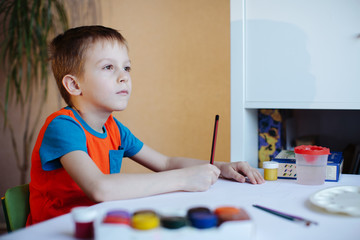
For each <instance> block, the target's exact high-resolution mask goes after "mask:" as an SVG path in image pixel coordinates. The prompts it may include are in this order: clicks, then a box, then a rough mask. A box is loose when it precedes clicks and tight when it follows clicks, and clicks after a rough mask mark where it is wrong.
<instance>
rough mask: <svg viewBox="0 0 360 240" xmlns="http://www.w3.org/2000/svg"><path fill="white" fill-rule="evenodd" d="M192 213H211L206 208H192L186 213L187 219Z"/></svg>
mask: <svg viewBox="0 0 360 240" xmlns="http://www.w3.org/2000/svg"><path fill="white" fill-rule="evenodd" d="M193 213H211V211H210V209H209V208H207V207H194V208H190V209H189V210H188V211H187V217H188V218H190V217H191V215H192V214H193Z"/></svg>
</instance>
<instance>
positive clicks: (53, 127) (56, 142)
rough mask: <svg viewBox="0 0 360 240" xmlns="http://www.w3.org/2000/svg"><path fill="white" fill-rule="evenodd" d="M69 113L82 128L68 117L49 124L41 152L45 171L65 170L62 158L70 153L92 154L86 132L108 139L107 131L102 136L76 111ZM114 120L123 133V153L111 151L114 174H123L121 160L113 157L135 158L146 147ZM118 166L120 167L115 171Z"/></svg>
mask: <svg viewBox="0 0 360 240" xmlns="http://www.w3.org/2000/svg"><path fill="white" fill-rule="evenodd" d="M65 109H68V110H71V111H72V112H73V114H74V116H75V117H76V119H77V120H78V121H79V122H80V124H81V125H80V124H79V123H78V122H77V121H76V120H75V119H74V118H73V117H71V116H68V115H59V116H57V117H56V118H54V119H53V120H52V121H51V122H50V123H49V125H48V127H47V129H46V131H45V134H44V137H43V140H42V143H41V147H40V150H39V154H40V158H41V164H42V168H43V170H45V171H51V170H54V169H58V168H61V167H62V165H61V163H60V158H61V157H62V156H64V155H65V154H67V153H70V152H72V151H77V150H81V151H84V152H86V153H89V149H88V146H87V139H86V134H85V132H84V131H87V132H88V133H90V134H91V135H92V136H93V138H94V139H99V140H101V139H105V138H107V137H108V131H107V129H106V127H105V126H104V127H103V130H104V132H103V133H99V132H97V131H95V130H94V129H92V128H91V127H90V126H89V125H88V124H87V123H86V122H85V121H84V120H83V119H82V118H81V116H80V115H79V114H78V113H77V112H76V111H75V110H74V109H72V108H70V107H66V108H65ZM114 120H115V122H116V125H117V126H118V128H119V131H120V136H121V146H119V149H116V150H120V151H110V153H109V155H110V172H111V173H114V172H120V168H121V160H119V159H117V160H116V162H115V161H113V158H112V157H111V155H112V154H113V155H118V152H121V154H123V157H132V156H134V155H135V154H136V153H138V152H139V151H140V150H141V148H142V147H143V143H142V142H141V141H140V140H139V139H138V138H136V137H135V136H134V135H133V134H132V133H131V132H130V130H129V129H128V128H127V127H125V126H124V125H123V124H122V123H120V122H119V121H118V120H117V119H116V118H114ZM121 159H122V156H121ZM119 161H120V162H119ZM114 165H116V166H115V167H114Z"/></svg>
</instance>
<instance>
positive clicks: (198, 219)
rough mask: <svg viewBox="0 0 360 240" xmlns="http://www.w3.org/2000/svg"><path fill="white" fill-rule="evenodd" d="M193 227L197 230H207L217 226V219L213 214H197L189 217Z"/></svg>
mask: <svg viewBox="0 0 360 240" xmlns="http://www.w3.org/2000/svg"><path fill="white" fill-rule="evenodd" d="M189 220H190V222H191V225H192V226H193V227H195V228H199V229H206V228H212V227H215V226H216V225H217V217H216V215H215V214H213V213H205V212H195V213H192V214H191V215H190V216H189Z"/></svg>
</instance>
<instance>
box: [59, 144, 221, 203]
mask: <svg viewBox="0 0 360 240" xmlns="http://www.w3.org/2000/svg"><path fill="white" fill-rule="evenodd" d="M141 151H142V150H140V152H139V153H141ZM60 161H61V164H62V166H63V167H64V169H65V170H66V171H67V172H68V173H69V175H70V176H71V177H72V179H73V180H74V181H75V182H76V183H77V184H78V185H79V187H80V188H81V189H82V190H83V191H84V192H85V194H86V195H87V196H88V197H89V198H91V199H92V200H94V201H96V202H102V201H108V200H119V199H129V198H137V197H145V196H151V195H156V194H161V193H167V192H174V191H205V190H207V189H208V188H209V187H210V186H211V185H212V184H214V183H215V182H216V180H217V178H218V177H219V174H220V170H219V169H218V168H217V167H216V166H214V165H210V164H203V165H198V166H193V167H189V168H183V169H175V170H169V171H163V172H158V173H146V174H124V173H121V174H103V173H102V172H101V171H100V170H99V168H98V167H97V166H96V164H95V163H94V162H93V161H92V160H91V158H90V157H89V155H88V154H87V153H86V152H84V151H73V152H70V153H68V154H66V155H64V156H63V157H61V159H60ZM163 164H164V159H160V160H159V163H157V164H155V165H154V166H152V167H161V166H162V165H163Z"/></svg>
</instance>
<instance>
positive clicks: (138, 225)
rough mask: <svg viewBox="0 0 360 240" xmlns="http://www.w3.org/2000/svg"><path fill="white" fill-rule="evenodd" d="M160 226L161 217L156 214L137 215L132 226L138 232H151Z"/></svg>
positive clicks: (133, 218)
mask: <svg viewBox="0 0 360 240" xmlns="http://www.w3.org/2000/svg"><path fill="white" fill-rule="evenodd" d="M159 225H160V220H159V217H158V216H157V215H156V214H154V213H136V214H135V215H133V217H132V226H133V228H135V229H138V230H150V229H153V228H157V227H158V226H159Z"/></svg>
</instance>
